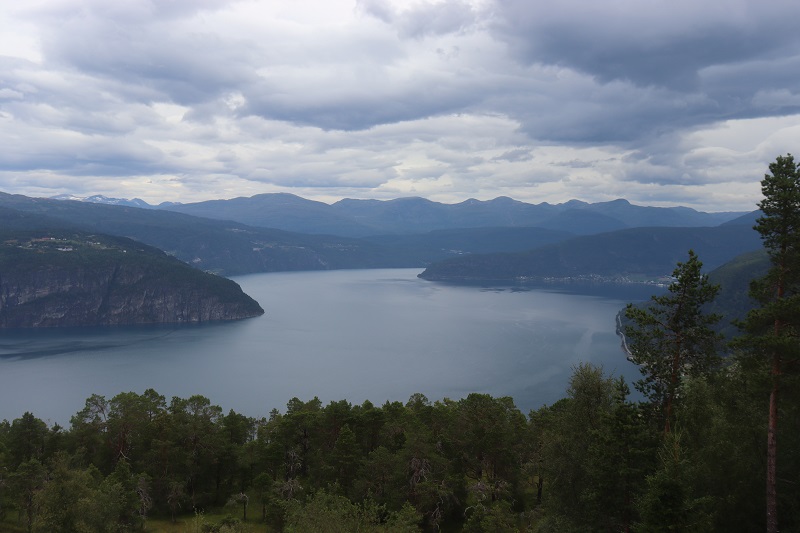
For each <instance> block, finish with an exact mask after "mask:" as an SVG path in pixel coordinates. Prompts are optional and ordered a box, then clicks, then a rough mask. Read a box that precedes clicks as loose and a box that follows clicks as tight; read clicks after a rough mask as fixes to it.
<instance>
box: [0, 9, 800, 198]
mask: <svg viewBox="0 0 800 533" xmlns="http://www.w3.org/2000/svg"><path fill="white" fill-rule="evenodd" d="M798 20H800V2H798V1H797V0H758V1H756V0H703V1H698V0H664V1H662V0H602V1H600V0H559V1H558V2H555V1H552V0H550V1H544V0H421V1H417V0H403V1H401V0H241V1H237V0H113V1H109V0H26V1H25V2H2V5H0V191H2V192H8V193H17V194H25V195H28V196H54V195H58V194H73V195H77V196H89V195H93V194H103V195H106V196H110V197H116V198H135V197H138V198H141V199H143V200H145V201H148V202H150V203H159V202H162V201H178V202H196V201H203V200H210V199H217V198H233V197H238V196H252V195H255V194H260V193H274V192H288V193H292V194H297V195H299V196H302V197H305V198H309V199H313V200H320V201H323V202H327V203H332V202H335V201H337V200H339V199H341V198H376V199H383V200H386V199H392V198H399V197H408V196H421V197H425V198H429V199H431V200H434V201H438V202H445V203H456V202H461V201H464V200H467V199H469V198H476V199H479V200H488V199H492V198H495V197H498V196H510V197H512V198H515V199H517V200H521V201H525V202H531V203H539V202H550V203H561V202H565V201H568V200H570V199H579V200H584V201H588V202H600V201H607V200H613V199H616V198H626V199H628V200H630V201H631V202H633V203H636V204H640V205H657V206H670V205H686V206H689V207H694V208H696V209H700V210H703V211H751V210H753V209H755V206H756V203H757V202H758V201H759V199H760V197H761V195H760V186H759V181H760V180H761V179H762V178H763V176H764V174H765V172H767V171H768V165H769V163H770V162H772V161H774V160H775V158H776V157H777V156H779V155H785V154H786V153H791V152H793V151H795V152H797V151H798V148H800V147H799V146H798V145H800V32H798V31H797V27H798V25H797V21H798ZM798 155H799V156H800V153H798Z"/></svg>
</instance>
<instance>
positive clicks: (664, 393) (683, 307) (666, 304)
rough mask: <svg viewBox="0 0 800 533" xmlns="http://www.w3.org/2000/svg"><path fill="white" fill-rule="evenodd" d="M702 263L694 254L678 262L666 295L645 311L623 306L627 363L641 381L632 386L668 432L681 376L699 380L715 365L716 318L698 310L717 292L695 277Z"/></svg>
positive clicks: (699, 276) (704, 279)
mask: <svg viewBox="0 0 800 533" xmlns="http://www.w3.org/2000/svg"><path fill="white" fill-rule="evenodd" d="M702 267H703V263H702V262H700V260H699V259H698V258H697V255H695V253H694V251H692V250H689V259H688V260H687V261H686V262H685V263H678V264H677V266H676V268H675V270H674V271H673V273H672V276H673V278H674V279H675V281H674V282H672V283H671V284H670V285H669V288H668V292H667V294H664V295H661V296H653V297H652V298H651V303H650V305H648V306H647V307H637V306H634V305H633V304H628V307H627V308H626V309H625V317H626V318H627V319H628V320H630V321H631V322H632V324H631V325H628V326H626V327H625V336H626V339H627V350H628V353H629V356H630V359H631V361H632V362H634V363H635V364H637V365H639V370H640V372H641V373H642V375H643V376H644V377H643V379H641V380H639V381H637V382H636V383H635V385H634V386H635V387H636V389H637V390H639V391H640V392H642V393H643V394H644V395H645V396H646V397H647V398H648V399H649V400H650V402H651V403H652V404H653V406H654V407H656V408H657V409H658V410H659V412H660V414H661V416H662V417H663V424H664V433H669V432H670V428H671V424H672V421H673V418H674V404H675V400H676V396H677V394H678V389H679V387H680V384H681V382H682V380H683V377H684V376H687V375H692V376H698V375H705V374H707V373H708V372H710V371H711V370H712V369H713V368H714V367H715V365H716V364H717V362H718V356H717V351H716V344H717V341H718V340H719V335H718V334H717V333H716V332H714V331H713V330H712V329H711V326H713V325H714V324H716V323H717V322H718V321H719V320H720V317H719V316H718V315H715V314H708V313H705V312H704V310H703V307H704V306H705V304H707V303H709V302H711V301H712V300H713V299H714V297H715V296H716V295H717V292H719V286H718V285H713V284H711V283H710V282H709V281H708V276H707V275H705V274H703V273H702V272H701V269H702Z"/></svg>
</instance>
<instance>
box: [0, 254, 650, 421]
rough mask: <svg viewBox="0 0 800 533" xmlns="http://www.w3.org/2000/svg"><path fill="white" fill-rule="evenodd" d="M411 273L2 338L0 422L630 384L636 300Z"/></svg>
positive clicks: (544, 392) (536, 401)
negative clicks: (247, 303)
mask: <svg viewBox="0 0 800 533" xmlns="http://www.w3.org/2000/svg"><path fill="white" fill-rule="evenodd" d="M418 273H419V270H418V269H384V270H348V271H329V272H300V273H272V274H255V275H250V276H243V277H238V278H235V280H236V281H237V282H238V283H239V284H240V285H241V286H242V288H243V289H244V291H245V292H247V293H248V294H250V295H251V296H253V297H254V298H255V299H256V300H258V301H259V303H261V305H262V307H264V309H265V310H266V313H265V314H264V316H262V317H259V318H255V319H249V320H244V321H238V322H231V323H220V324H210V325H203V326H160V327H132V328H83V329H69V330H59V329H53V330H38V331H37V330H28V331H11V332H8V331H7V332H2V333H0V419H8V420H12V419H14V418H18V417H19V416H21V415H22V414H23V413H24V412H25V411H30V412H32V413H33V414H34V415H36V416H37V417H39V418H42V419H44V420H46V421H50V422H51V423H53V422H58V423H60V424H62V425H67V424H68V423H69V418H70V416H72V415H73V414H75V413H76V412H77V411H79V410H80V409H81V408H82V407H83V405H84V402H85V400H86V398H88V397H89V396H90V395H91V394H93V393H96V394H101V395H104V396H106V397H107V398H109V399H110V398H111V397H113V396H114V395H115V394H117V393H120V392H126V391H134V392H137V393H141V392H143V391H144V390H145V389H147V388H153V389H155V390H156V391H158V392H159V393H161V394H163V395H165V396H166V397H167V401H169V399H170V398H171V397H172V396H181V397H189V396H191V395H193V394H201V395H203V396H206V397H208V398H209V399H210V400H211V402H212V403H213V404H216V405H220V406H221V407H222V408H223V410H224V411H225V412H227V411H228V410H229V409H234V410H235V411H237V412H240V413H243V414H245V415H248V416H259V417H260V416H267V415H268V414H269V411H270V410H271V409H279V410H281V411H284V410H285V406H286V403H287V402H288V401H289V400H290V399H291V398H292V397H298V398H300V399H301V400H304V401H306V400H309V399H311V398H313V397H314V396H318V397H319V398H320V399H321V400H322V402H323V403H328V402H329V401H335V400H341V399H346V400H348V401H350V402H353V403H362V402H363V401H364V400H370V401H371V402H372V403H374V404H382V403H384V402H385V401H387V400H391V401H395V400H398V401H402V402H405V401H406V400H408V398H409V396H410V395H411V394H413V393H416V392H420V393H423V394H425V395H426V396H427V397H428V398H429V399H430V400H431V401H435V400H440V399H442V398H445V397H448V398H452V399H458V398H462V397H464V396H466V395H467V394H469V393H470V392H482V393H489V394H492V395H493V396H512V397H513V398H514V401H515V403H516V405H517V406H518V407H519V408H520V409H522V411H523V412H524V413H527V412H528V410H530V409H535V408H538V407H540V406H541V405H543V404H549V403H553V402H554V401H556V400H558V399H559V398H561V397H563V396H564V394H565V389H566V386H567V382H568V379H569V376H570V373H571V367H572V366H573V365H576V364H578V363H579V362H581V361H590V362H593V363H595V364H602V365H603V366H604V368H605V369H606V371H607V372H613V373H614V374H615V375H620V374H622V375H625V376H626V377H627V378H628V381H629V382H631V381H632V380H633V379H636V378H637V377H638V371H637V370H636V368H635V367H634V366H633V365H632V364H631V363H629V362H628V361H626V359H625V357H624V355H623V353H622V351H621V348H620V340H619V338H618V337H617V336H616V334H615V316H616V314H617V312H618V311H619V310H620V309H621V308H622V307H623V306H624V305H625V304H626V303H627V302H629V301H636V300H641V299H645V298H647V297H648V293H647V292H646V289H637V288H631V287H628V288H623V287H615V288H604V289H603V291H604V292H605V293H606V294H604V295H586V294H575V293H571V292H562V291H559V290H555V288H554V287H549V288H546V289H531V290H520V289H519V288H491V287H480V286H455V285H446V284H438V283H432V282H428V281H423V280H420V279H418V278H417V277H416V275H417V274H418Z"/></svg>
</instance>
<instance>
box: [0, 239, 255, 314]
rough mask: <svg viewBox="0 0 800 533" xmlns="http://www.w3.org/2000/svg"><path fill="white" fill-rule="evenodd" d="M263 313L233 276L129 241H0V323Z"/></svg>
mask: <svg viewBox="0 0 800 533" xmlns="http://www.w3.org/2000/svg"><path fill="white" fill-rule="evenodd" d="M263 312H264V311H263V309H262V308H261V306H259V305H258V303H257V302H256V301H255V300H253V299H252V298H250V297H249V296H247V295H246V294H244V293H243V292H242V290H241V288H240V287H239V286H238V285H237V284H236V283H234V282H233V281H231V280H229V279H225V278H221V277H219V276H215V275H212V274H207V273H204V272H200V271H197V270H195V269H193V268H191V267H190V266H188V265H186V264H185V263H182V262H180V261H178V260H176V259H174V258H171V257H169V256H167V255H166V254H164V253H163V252H160V251H159V250H156V249H154V248H150V247H148V246H144V245H142V244H140V243H136V242H134V241H130V240H128V239H119V238H111V237H98V236H97V235H84V234H75V233H72V234H70V235H68V236H66V237H65V236H57V237H52V236H48V235H35V236H25V237H22V238H20V237H16V238H12V239H8V238H6V239H5V241H4V242H3V243H0V328H15V327H55V326H85V325H123V324H158V323H191V322H207V321H216V320H236V319H240V318H248V317H253V316H258V315H261V314H263Z"/></svg>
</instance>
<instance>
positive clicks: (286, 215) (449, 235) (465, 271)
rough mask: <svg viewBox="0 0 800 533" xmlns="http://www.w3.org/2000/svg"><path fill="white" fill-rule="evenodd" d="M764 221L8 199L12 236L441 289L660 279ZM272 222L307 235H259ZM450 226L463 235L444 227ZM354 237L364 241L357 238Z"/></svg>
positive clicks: (737, 216) (510, 206)
mask: <svg viewBox="0 0 800 533" xmlns="http://www.w3.org/2000/svg"><path fill="white" fill-rule="evenodd" d="M100 201H102V203H98V202H100ZM110 204H116V205H110ZM178 209H180V210H185V211H191V212H202V213H203V214H204V215H205V216H202V217H201V216H196V215H190V214H187V213H183V212H177V211H176V210H178ZM212 216H213V217H218V218H211V217H212ZM756 216H757V215H756V214H754V213H745V214H741V213H702V212H698V211H695V210H692V209H688V208H685V207H674V208H659V207H644V206H636V205H633V204H631V203H630V202H628V201H625V200H617V201H613V202H603V203H598V204H588V203H585V202H579V201H570V202H566V203H564V204H558V205H552V204H546V203H543V204H536V205H534V204H526V203H524V202H518V201H515V200H512V199H510V198H497V199H495V200H490V201H485V202H484V201H478V200H468V201H466V202H461V203H459V204H440V203H437V202H431V201H429V200H424V199H421V198H403V199H397V200H389V201H378V200H342V201H340V202H337V203H335V204H333V205H328V204H324V203H322V202H315V201H312V200H306V199H303V198H300V197H297V196H294V195H288V194H268V195H258V196H254V197H252V198H237V199H233V200H218V201H210V202H201V203H198V204H182V205H171V206H162V207H160V208H154V207H153V206H150V207H147V208H139V207H131V206H128V205H124V203H123V202H121V201H118V200H114V199H104V200H103V199H98V197H95V198H94V200H92V201H88V202H87V201H75V200H56V199H46V198H30V197H26V196H21V195H10V194H5V193H0V222H2V223H3V224H4V227H18V228H20V229H25V228H31V227H38V228H48V227H49V228H54V227H56V228H72V229H75V230H80V231H88V232H101V233H107V234H111V235H118V236H123V237H129V238H132V239H135V240H138V241H140V242H143V243H146V244H149V245H151V246H155V247H157V248H160V249H162V250H164V251H166V252H167V253H168V254H170V255H172V256H174V257H176V258H178V259H180V260H182V261H184V262H186V263H188V264H190V265H192V266H194V267H196V268H198V269H200V270H205V271H211V272H215V273H218V274H223V275H238V274H246V273H252V272H271V271H286V270H329V269H341V268H383V267H420V268H423V267H427V270H426V271H425V273H424V274H423V277H426V278H427V279H440V280H445V279H447V280H459V279H460V280H466V279H513V278H529V277H531V278H533V277H540V278H541V277H562V278H565V277H571V276H601V277H611V278H620V277H626V276H627V277H631V276H639V277H642V276H658V275H666V274H668V273H669V272H671V271H672V269H673V268H674V264H675V262H676V261H679V260H683V258H684V257H685V254H686V251H687V250H688V249H689V248H695V251H696V252H697V253H698V254H700V256H701V259H702V260H703V261H704V262H705V263H706V265H707V267H708V268H714V267H715V266H718V265H720V264H722V263H724V262H725V261H727V260H730V259H732V258H733V257H735V256H736V255H738V254H740V253H743V252H747V251H751V250H755V249H758V248H760V246H761V245H760V241H759V239H758V237H757V234H756V233H755V232H754V231H753V230H752V224H753V220H754V219H755V217H756ZM226 218H228V219H230V218H238V219H239V221H232V220H225V219H226ZM241 220H249V221H251V223H258V224H262V225H260V226H256V225H247V224H244V223H243V222H241ZM270 220H274V221H276V223H275V225H281V224H282V225H283V226H284V227H294V228H298V227H302V228H304V229H305V230H306V231H307V233H302V232H298V231H288V230H285V229H276V228H270V227H265V226H263V224H267V223H268V221H270ZM278 222H281V224H278ZM328 224H330V225H328ZM454 225H459V226H460V227H448V226H454ZM356 230H357V231H358V232H363V233H367V234H368V235H365V236H362V237H353V236H352V233H354V232H356ZM390 230H391V231H390ZM337 233H338V234H339V235H337ZM348 234H349V235H350V236H348ZM442 261H444V262H442Z"/></svg>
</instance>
